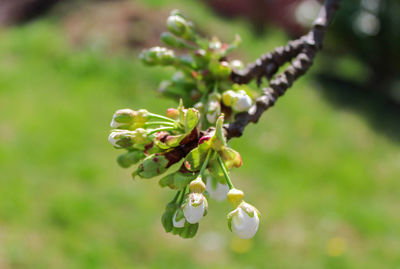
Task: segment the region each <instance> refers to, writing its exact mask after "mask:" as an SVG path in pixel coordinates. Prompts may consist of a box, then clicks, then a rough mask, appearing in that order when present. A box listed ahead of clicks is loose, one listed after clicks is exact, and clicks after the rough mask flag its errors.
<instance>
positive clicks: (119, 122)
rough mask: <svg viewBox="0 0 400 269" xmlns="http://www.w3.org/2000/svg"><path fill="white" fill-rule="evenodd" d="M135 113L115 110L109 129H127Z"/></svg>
mask: <svg viewBox="0 0 400 269" xmlns="http://www.w3.org/2000/svg"><path fill="white" fill-rule="evenodd" d="M135 113H136V111H134V110H132V109H129V108H125V109H119V110H117V111H116V112H115V113H114V115H113V118H112V121H111V124H110V125H111V128H113V129H116V128H127V127H129V126H130V125H131V124H132V122H133V119H134V117H135Z"/></svg>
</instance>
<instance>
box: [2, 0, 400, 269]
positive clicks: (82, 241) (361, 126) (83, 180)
mask: <svg viewBox="0 0 400 269" xmlns="http://www.w3.org/2000/svg"><path fill="white" fill-rule="evenodd" d="M174 8H178V9H180V10H182V11H183V12H184V13H185V14H187V15H188V16H189V17H190V18H192V19H193V20H194V22H196V23H197V26H198V28H199V29H200V30H201V31H202V32H203V33H204V34H206V35H208V36H210V37H211V36H213V35H216V36H219V37H220V38H221V39H222V40H225V41H231V40H232V39H233V36H234V34H235V33H238V34H240V35H241V37H242V39H243V44H242V45H241V47H240V49H239V50H238V51H237V52H236V55H235V56H236V57H238V58H241V59H242V60H243V61H244V62H249V61H253V60H254V59H256V58H257V57H258V56H260V55H261V54H262V53H265V52H267V51H269V50H271V49H273V48H274V47H275V46H280V45H283V44H285V43H286V42H287V41H288V40H289V39H290V38H293V37H296V36H299V35H300V34H302V33H304V32H305V31H306V29H307V27H308V25H309V23H310V21H311V20H312V19H313V18H314V17H315V15H316V12H317V11H318V8H319V3H318V2H316V1H311V0H307V1H290V0H285V1H278V0H276V1H273V0H270V1H262V0H252V1H250V0H246V1H244V0H243V1H241V0H230V1H226V0H210V1H193V0H170V1H168V0H136V1H128V0H126V1H66V0H65V1H55V0H54V1H46V0H42V1H40V0H29V1H28V0H18V1H17V0H1V1H0V23H1V25H2V26H1V30H0V268H1V269H10V268H34V269H36V268H58V269H63V268H249V269H250V268H308V269H309V268H365V269H367V268H400V214H399V212H400V72H399V64H398V63H399V60H400V54H399V48H400V32H399V31H398V29H400V17H399V16H398V14H399V13H400V4H399V3H398V2H397V1H396V0H386V1H385V0H380V1H379V0H362V1H358V0H351V1H350V0H349V1H342V6H341V9H340V10H339V11H338V13H337V16H336V18H335V20H334V23H333V25H332V27H331V28H330V29H329V33H328V35H327V39H326V42H325V48H324V52H323V53H321V54H319V55H318V56H317V60H316V63H315V65H314V66H313V67H312V70H311V72H310V73H308V74H307V75H306V76H305V77H303V78H301V79H300V80H299V81H297V83H296V84H295V85H294V86H293V87H292V88H291V89H290V90H289V91H288V92H287V94H286V95H285V96H284V97H283V98H282V99H281V100H279V101H278V103H277V104H276V106H274V107H273V108H272V109H271V110H269V111H268V112H267V113H266V114H265V115H264V116H263V117H262V119H261V121H260V122H259V124H257V125H250V126H248V128H247V129H246V131H245V134H244V136H243V137H242V138H240V139H234V140H232V141H231V143H232V146H233V148H235V149H237V150H238V151H239V152H240V153H241V154H242V158H243V166H242V167H241V168H240V169H236V170H234V171H233V173H232V176H233V180H234V182H235V185H237V186H238V187H239V188H241V189H243V190H244V191H245V193H246V197H247V199H246V200H247V201H249V202H250V203H252V204H254V205H256V206H257V207H258V208H259V210H260V211H261V212H262V223H261V226H260V229H259V232H258V234H257V236H256V237H255V238H254V239H253V240H240V239H238V238H237V237H235V236H234V235H233V234H232V233H230V232H229V231H228V229H227V225H226V219H225V218H226V214H227V213H228V212H229V211H230V206H229V205H228V203H226V202H223V203H217V202H215V201H210V205H209V209H210V210H209V215H208V216H207V217H206V218H205V219H204V220H202V222H201V225H200V229H199V232H198V235H197V236H196V238H194V239H192V240H184V239H181V238H179V237H175V236H172V235H170V234H166V233H164V231H163V228H162V226H161V223H160V217H161V214H162V212H163V211H164V207H165V204H166V203H167V201H169V200H170V199H171V196H172V195H173V193H172V192H171V191H168V190H164V189H161V188H160V187H159V186H158V184H157V182H154V181H152V180H136V181H132V179H131V177H130V171H129V170H124V169H121V168H120V167H118V165H117V163H116V161H115V159H116V157H117V155H118V154H119V152H118V151H116V150H115V149H113V147H112V146H111V145H109V144H108V142H107V136H108V132H109V123H110V120H111V116H112V114H113V112H114V111H115V110H116V109H119V108H125V107H130V108H133V109H138V108H147V109H148V110H150V111H154V112H158V113H164V111H165V109H166V108H168V107H171V106H175V104H174V103H173V102H172V101H170V100H166V99H162V98H159V97H157V96H158V94H157V92H156V89H157V86H158V83H159V82H160V81H161V80H162V79H163V78H167V77H168V76H169V75H170V74H171V73H172V71H173V70H170V69H162V68H148V67H145V66H143V65H142V64H141V63H140V62H139V61H138V58H137V55H138V53H139V52H140V50H141V49H143V48H144V47H148V46H154V45H159V44H160V43H159V41H158V36H159V34H160V33H161V32H162V31H163V30H164V29H165V20H166V18H167V15H168V13H169V11H170V10H171V9H174Z"/></svg>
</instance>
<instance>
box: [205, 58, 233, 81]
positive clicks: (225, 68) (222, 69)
mask: <svg viewBox="0 0 400 269" xmlns="http://www.w3.org/2000/svg"><path fill="white" fill-rule="evenodd" d="M209 70H210V72H211V74H213V75H214V76H216V77H218V78H225V77H228V76H229V75H230V74H231V71H232V70H231V68H230V66H229V64H228V62H225V61H222V62H219V61H211V62H210V64H209Z"/></svg>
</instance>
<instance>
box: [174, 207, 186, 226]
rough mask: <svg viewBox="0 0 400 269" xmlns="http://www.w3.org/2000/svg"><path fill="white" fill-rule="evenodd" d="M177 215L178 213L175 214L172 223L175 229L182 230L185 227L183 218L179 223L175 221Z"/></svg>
mask: <svg viewBox="0 0 400 269" xmlns="http://www.w3.org/2000/svg"><path fill="white" fill-rule="evenodd" d="M177 213H178V211H176V212H175V215H174V217H173V218H172V223H173V224H174V227H176V228H183V226H185V218H182V219H181V220H180V221H176V214H177Z"/></svg>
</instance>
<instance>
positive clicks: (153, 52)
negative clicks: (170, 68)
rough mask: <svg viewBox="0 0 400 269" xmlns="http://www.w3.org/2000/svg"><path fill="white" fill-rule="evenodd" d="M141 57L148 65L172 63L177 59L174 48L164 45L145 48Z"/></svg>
mask: <svg viewBox="0 0 400 269" xmlns="http://www.w3.org/2000/svg"><path fill="white" fill-rule="evenodd" d="M139 57H140V59H141V60H142V62H143V63H145V64H147V65H157V64H160V65H171V64H173V63H174V62H175V60H176V57H175V54H174V52H173V51H172V50H169V49H167V48H162V47H153V48H151V49H149V50H145V51H143V52H142V53H141V54H140V56H139Z"/></svg>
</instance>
